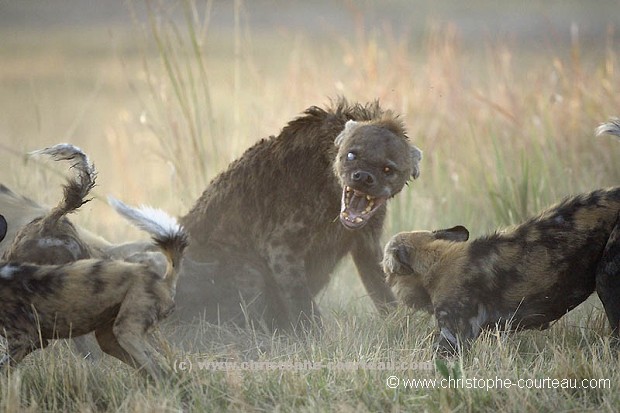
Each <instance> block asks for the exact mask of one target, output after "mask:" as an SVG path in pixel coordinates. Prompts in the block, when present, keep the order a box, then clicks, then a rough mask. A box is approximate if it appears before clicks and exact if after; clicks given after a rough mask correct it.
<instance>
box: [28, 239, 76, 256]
mask: <svg viewBox="0 0 620 413" xmlns="http://www.w3.org/2000/svg"><path fill="white" fill-rule="evenodd" d="M37 244H38V246H39V247H41V248H51V247H64V248H66V249H67V250H69V252H71V255H73V258H74V259H76V260H77V258H78V256H79V254H80V246H79V245H78V243H77V242H75V241H73V240H62V239H58V238H49V237H45V238H39V239H38V240H37Z"/></svg>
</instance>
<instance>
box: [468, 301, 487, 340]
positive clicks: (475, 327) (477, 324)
mask: <svg viewBox="0 0 620 413" xmlns="http://www.w3.org/2000/svg"><path fill="white" fill-rule="evenodd" d="M488 320H489V315H488V313H487V309H486V307H485V306H483V305H482V304H478V314H476V316H475V317H471V318H470V319H469V325H470V326H471V338H476V337H478V334H480V330H481V329H482V326H484V325H485V324H486V323H487V321H488Z"/></svg>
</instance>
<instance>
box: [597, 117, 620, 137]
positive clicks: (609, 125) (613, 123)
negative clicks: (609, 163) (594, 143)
mask: <svg viewBox="0 0 620 413" xmlns="http://www.w3.org/2000/svg"><path fill="white" fill-rule="evenodd" d="M604 133H606V134H608V135H614V136H617V137H619V138H620V118H611V119H609V122H605V123H601V124H600V125H599V127H598V128H596V135H597V136H598V135H602V134H604Z"/></svg>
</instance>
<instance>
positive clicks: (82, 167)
mask: <svg viewBox="0 0 620 413" xmlns="http://www.w3.org/2000/svg"><path fill="white" fill-rule="evenodd" d="M31 154H32V155H49V156H51V157H52V158H53V159H54V160H57V161H61V160H65V161H71V162H73V163H72V165H71V166H72V168H73V169H74V170H75V171H76V176H75V177H74V178H72V179H69V180H68V181H67V183H66V184H65V185H64V187H63V197H62V199H61V201H60V202H59V203H58V205H57V206H56V207H55V208H53V209H51V210H50V211H48V212H47V213H46V214H45V215H43V216H40V217H37V218H34V219H33V220H32V221H30V223H28V224H27V225H26V226H24V227H23V228H21V229H20V230H19V232H18V233H17V234H16V236H15V239H14V240H13V242H12V244H11V245H10V246H8V248H7V249H6V250H5V252H4V254H3V255H2V259H3V260H5V261H18V262H29V263H33V264H42V265H45V264H64V263H67V262H71V261H75V260H78V259H85V258H91V257H92V256H93V252H92V250H91V247H90V246H89V245H88V244H87V243H86V242H84V241H83V240H82V238H81V237H80V235H79V234H78V231H77V229H76V228H75V226H74V225H73V224H72V223H71V222H69V220H68V219H67V218H66V215H67V214H69V213H71V212H74V211H75V210H77V209H78V208H79V207H80V206H82V205H83V204H84V203H85V202H88V201H87V200H86V196H87V195H88V193H89V192H90V190H91V189H92V188H93V187H94V186H95V177H96V175H97V174H96V172H95V168H94V166H93V165H92V164H91V162H90V160H89V159H88V157H87V156H86V154H84V152H82V150H81V149H80V148H78V147H76V146H73V145H70V144H66V143H61V144H58V145H54V146H52V147H50V148H46V149H42V150H39V151H35V152H32V153H31ZM2 212H3V211H0V213H2ZM11 225H15V223H11Z"/></svg>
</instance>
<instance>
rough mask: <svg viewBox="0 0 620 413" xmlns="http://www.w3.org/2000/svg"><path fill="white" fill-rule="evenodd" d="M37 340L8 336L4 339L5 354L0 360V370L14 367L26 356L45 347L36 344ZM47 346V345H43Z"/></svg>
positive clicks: (22, 336)
mask: <svg viewBox="0 0 620 413" xmlns="http://www.w3.org/2000/svg"><path fill="white" fill-rule="evenodd" d="M37 342H38V338H37V337H36V336H35V337H31V336H28V335H22V334H17V335H9V334H7V337H6V346H7V350H8V351H7V354H5V355H4V356H3V357H2V359H0V369H2V368H4V367H5V366H7V365H11V366H15V365H17V364H18V363H19V362H20V361H22V360H23V359H24V357H26V356H27V355H28V354H30V353H32V352H33V351H35V350H37V349H38V348H41V347H45V346H41V345H40V344H37ZM45 345H47V343H45Z"/></svg>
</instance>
